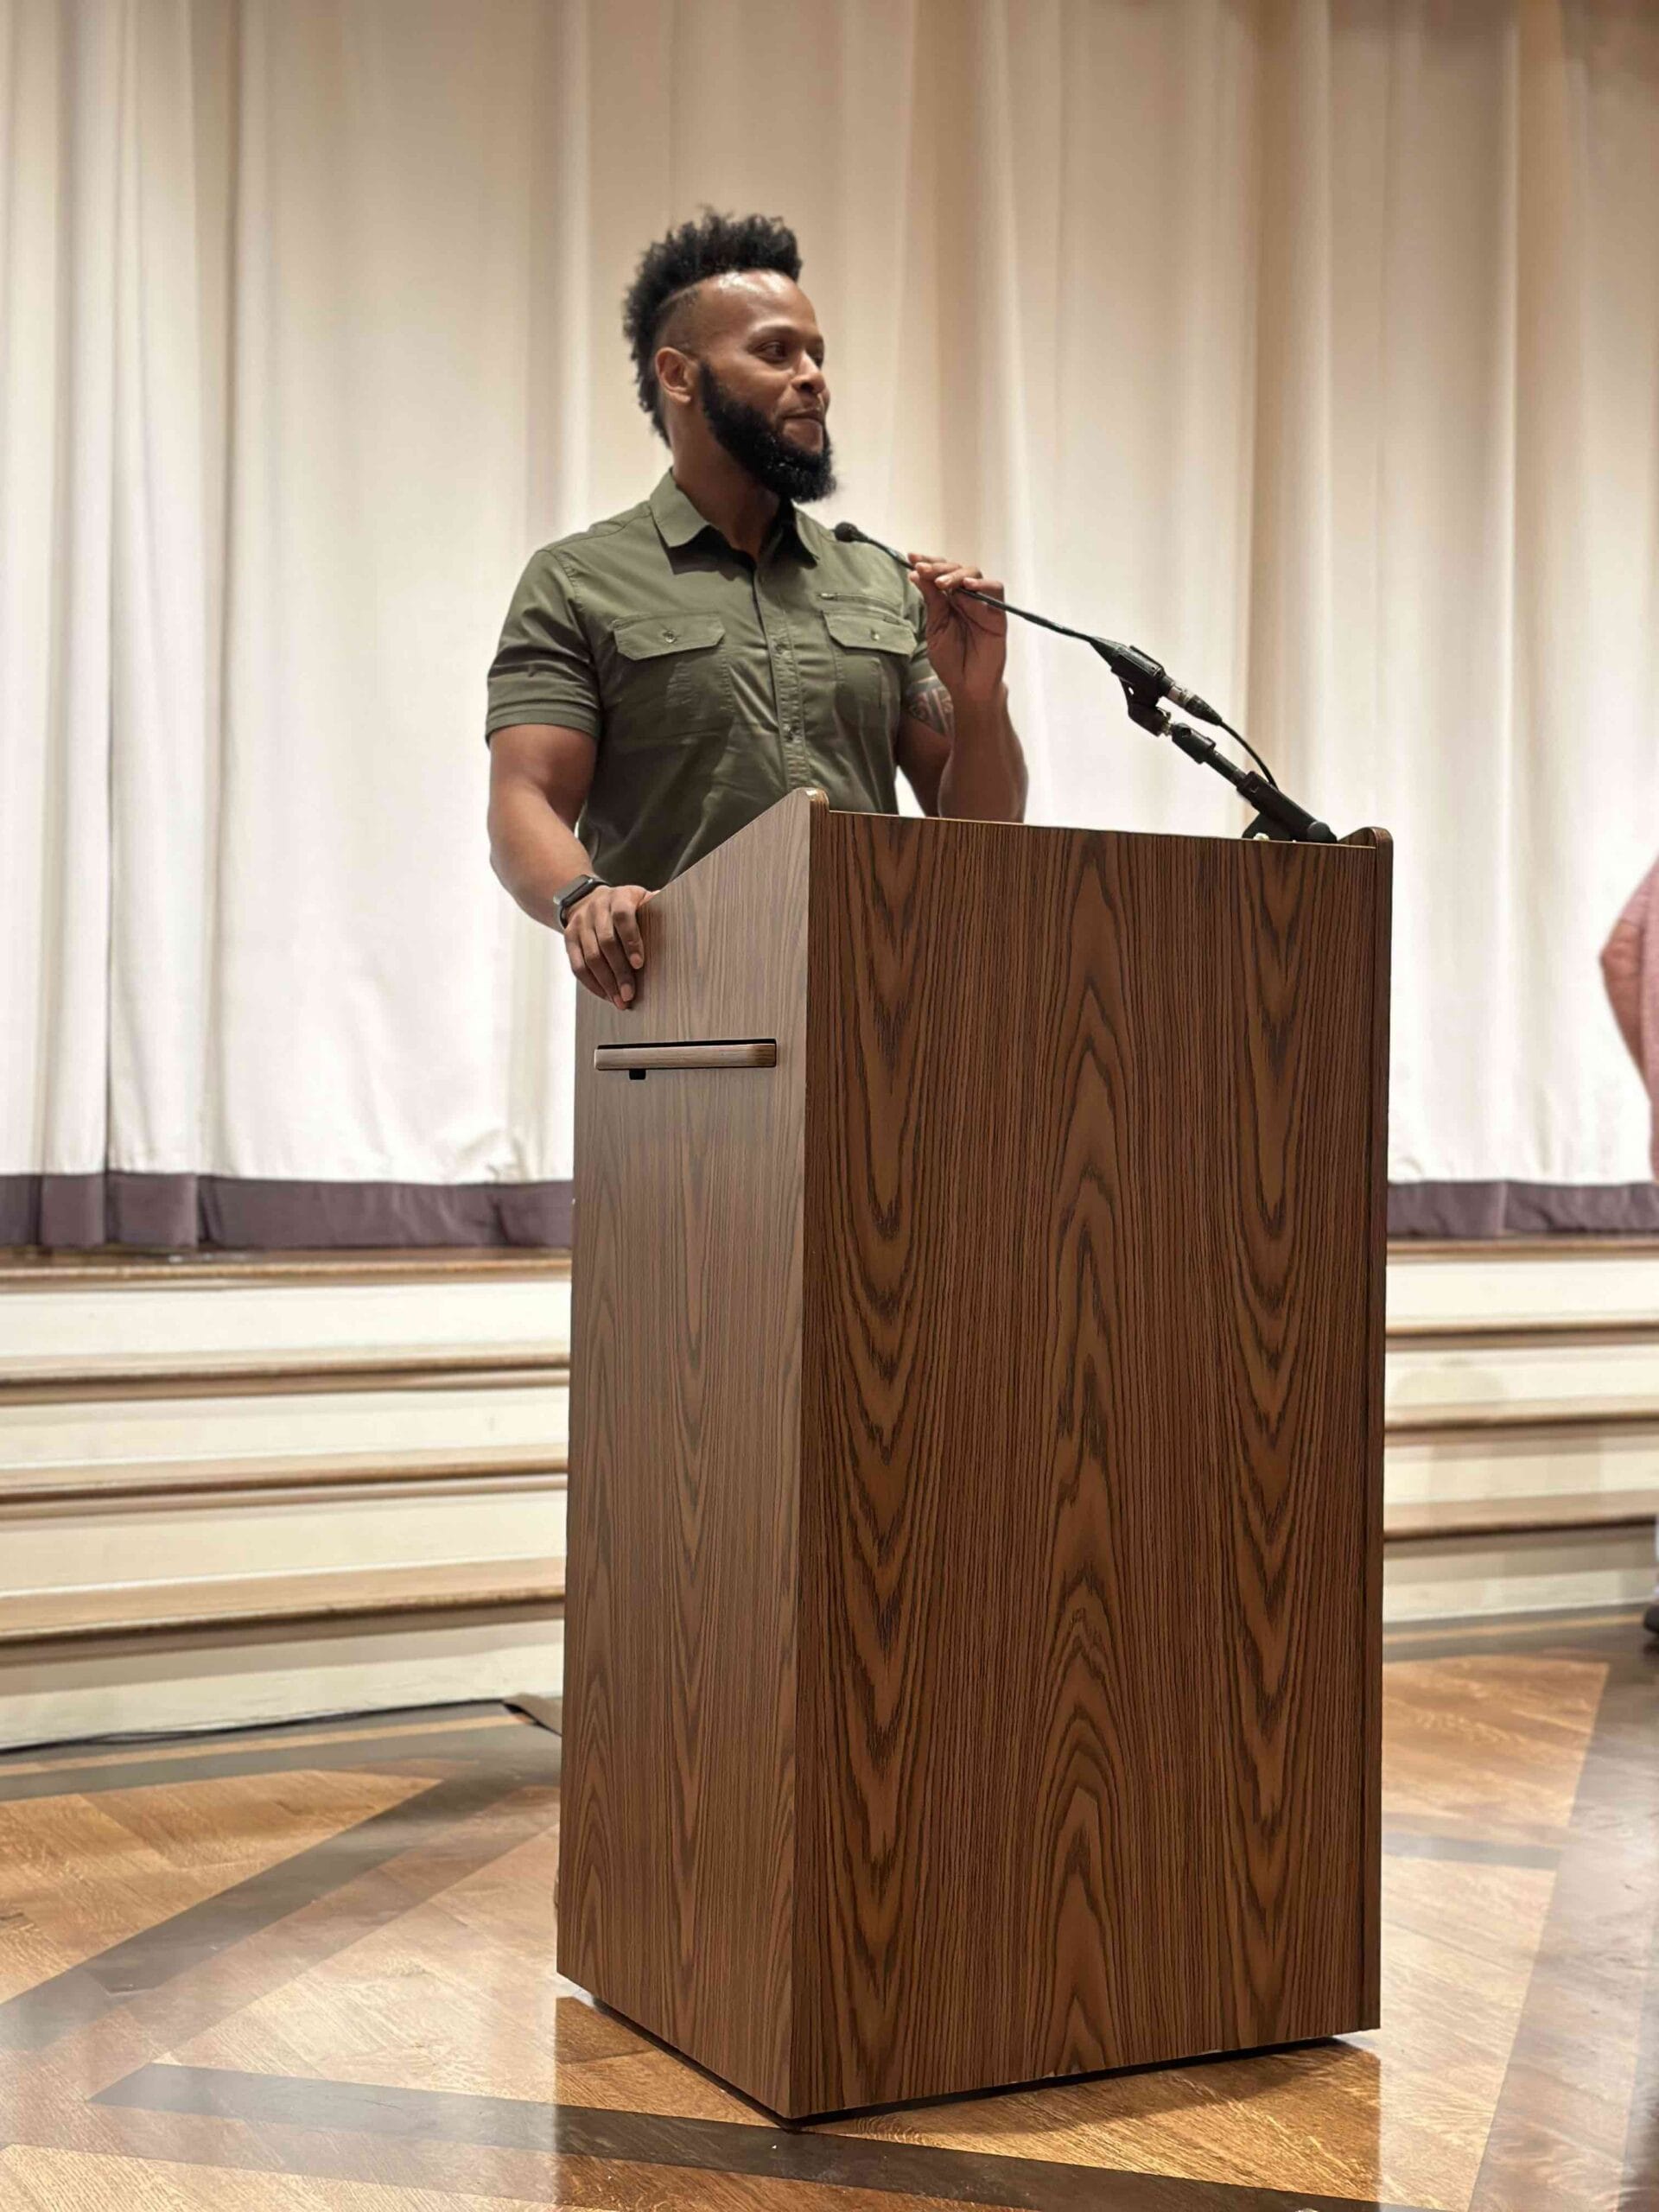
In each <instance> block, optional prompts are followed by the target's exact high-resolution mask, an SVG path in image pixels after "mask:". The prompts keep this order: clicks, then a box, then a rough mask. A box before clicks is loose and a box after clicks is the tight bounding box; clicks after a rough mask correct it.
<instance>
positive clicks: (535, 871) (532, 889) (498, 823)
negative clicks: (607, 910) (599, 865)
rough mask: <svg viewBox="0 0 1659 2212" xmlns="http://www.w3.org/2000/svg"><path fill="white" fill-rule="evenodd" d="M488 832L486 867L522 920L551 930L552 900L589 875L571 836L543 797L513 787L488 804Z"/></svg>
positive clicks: (578, 843)
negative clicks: (523, 914) (516, 906)
mask: <svg viewBox="0 0 1659 2212" xmlns="http://www.w3.org/2000/svg"><path fill="white" fill-rule="evenodd" d="M489 828H490V866H491V867H492V868H493V869H494V870H495V873H496V874H497V876H498V877H499V880H500V881H501V882H502V883H503V884H504V885H505V887H506V888H507V889H508V890H509V891H510V892H511V893H512V896H513V897H514V899H517V900H518V904H519V905H520V906H522V907H523V908H524V912H526V913H527V914H529V915H530V916H531V918H533V919H534V920H536V921H538V922H544V923H545V924H546V925H547V926H548V928H549V929H556V928H557V927H558V920H559V918H558V912H557V909H556V906H555V903H554V901H555V897H556V893H558V892H560V891H562V890H563V887H564V886H565V885H566V884H567V883H569V882H572V881H573V880H575V877H577V876H579V875H590V874H592V873H593V863H592V861H590V860H589V859H588V854H587V850H586V849H585V847H584V846H583V845H582V842H581V840H580V839H579V838H578V837H577V836H576V834H575V830H573V829H571V828H570V827H569V824H568V823H565V822H564V821H563V820H562V819H561V817H560V816H559V814H558V813H557V811H556V809H555V808H554V807H552V806H551V805H550V804H549V803H548V800H547V798H546V796H545V794H544V793H543V792H542V791H537V790H536V789H535V787H534V786H533V785H530V784H528V783H518V782H515V783H513V784H511V785H508V786H507V787H506V788H505V790H503V791H500V792H499V794H497V795H496V797H495V798H493V800H492V803H491V806H490V823H489Z"/></svg>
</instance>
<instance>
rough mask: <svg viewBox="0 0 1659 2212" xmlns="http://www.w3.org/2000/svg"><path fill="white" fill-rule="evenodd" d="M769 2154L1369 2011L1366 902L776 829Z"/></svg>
mask: <svg viewBox="0 0 1659 2212" xmlns="http://www.w3.org/2000/svg"><path fill="white" fill-rule="evenodd" d="M814 865H815V875H814V896H813V918H812V938H811V950H810V992H811V1003H812V1039H813V1042H812V1048H811V1052H812V1057H811V1062H810V1071H809V1092H808V1133H807V1161H808V1196H807V1222H808V1230H807V1237H808V1262H807V1269H806V1277H805V1295H806V1333H805V1341H806V1346H807V1366H806V1377H805V1385H804V1390H805V1395H804V1448H805V1461H804V1470H803V1491H802V1498H803V1504H802V1583H801V1586H802V1621H801V1631H800V1653H801V1662H800V1663H801V1681H800V1710H799V1719H798V1758H799V1772H800V1788H799V1803H798V1821H799V1835H800V1841H799V1861H798V1864H799V1874H798V1924H799V1936H798V1952H797V1969H796V1985H797V1986H796V2016H797V2020H798V2033H799V2050H798V2065H797V2069H796V2076H795V2081H794V2084H793V2088H794V2102H793V2104H792V2106H791V2107H789V2109H790V2110H791V2111H792V2112H793V2113H797V2114H798V2113H804V2112H809V2111H817V2110H830V2109H835V2108H837V2107H847V2106H851V2105H859V2104H865V2103H880V2102H885V2101H889V2100H900V2099H905V2098H911V2097H918V2096H929V2095H934V2094H948V2093H951V2092H956V2091H960V2090H965V2089H969V2088H977V2087H985V2086H989V2085H992V2084H995V2083H1001V2082H1020V2081H1026V2080H1033V2079H1038V2078H1041V2077H1044V2076H1048V2075H1064V2074H1068V2073H1072V2072H1077V2071H1087V2070H1092V2069H1100V2068H1107V2067H1118V2066H1128V2065H1135V2064H1141V2063H1148V2062H1154V2061H1158V2060H1164V2059H1174V2058H1185V2057H1191V2056H1196V2055H1198V2054H1200V2053H1203V2052H1208V2051H1215V2050H1239V2049H1247V2048H1249V2047H1252V2046H1256V2045H1261V2044H1270V2043H1276V2042H1288V2041H1294V2040H1299V2039H1301V2038H1304V2037H1322V2036H1326V2035H1332V2034H1336V2033H1340V2032H1343V2031H1348V2030H1351V2029H1354V2028H1357V2027H1359V2026H1361V2025H1362V2024H1364V2023H1365V2021H1366V2020H1367V2019H1369V2018H1370V2017H1372V2016H1373V2013H1374V2007H1375V1984H1374V1980H1373V1974H1374V1961H1375V1918H1374V1896H1375V1889H1374V1870H1373V1868H1372V1866H1371V1864H1370V1862H1371V1860H1372V1859H1373V1858H1374V1854H1375V1850H1376V1828H1375V1805H1376V1798H1375V1789H1374V1780H1373V1777H1372V1774H1371V1767H1372V1765H1373V1764H1374V1760H1375V1755H1376V1744H1377V1740H1378V1738H1377V1732H1376V1727H1377V1700H1378V1697H1379V1694H1380V1683H1379V1680H1378V1673H1377V1669H1376V1656H1377V1645H1376V1624H1375V1622H1374V1621H1373V1619H1372V1618H1371V1615H1372V1613H1373V1611H1374V1610H1375V1604H1376V1559H1377V1553H1378V1548H1379V1547H1380V1534H1381V1529H1380V1516H1379V1514H1378V1511H1377V1503H1378V1499H1379V1496H1380V1488H1379V1484H1380V1427H1379V1426H1378V1424H1377V1418H1376V1417H1377V1410H1378V1402H1379V1401H1378V1397H1377V1390H1378V1389H1379V1387H1380V1376H1374V1375H1373V1374H1372V1372H1371V1370H1372V1366H1373V1364H1374V1360H1373V1351H1374V1345H1375V1341H1376V1339H1375V1334H1374V1324H1375V1319H1376V1313H1377V1312H1378V1310H1379V1308H1378V1307H1377V1306H1376V1302H1375V1301H1376V1300H1377V1299H1378V1298H1379V1297H1380V1294H1381V1284H1380V1281H1376V1280H1375V1254H1374V1251H1373V1230H1374V1224H1375V1220H1376V1214H1375V1211H1374V1203H1373V1202H1374V1198H1375V1192H1374V1190H1373V1187H1372V1184H1373V1163H1374V1159H1375V1157H1376V1151H1375V1145H1374V1137H1375V1128H1376V1123H1375V1114H1374V1103H1375V1101H1374V1094H1375V1090H1376V1085H1377V1084H1379V1083H1380V1082H1381V1081H1382V1079H1383V1070H1382V1068H1381V1066H1380V1065H1379V1063H1378V1060H1377V1057H1376V1027H1375V1024H1374V1020H1373V1011H1374V994H1375V991H1376V984H1377V978H1378V973H1379V969H1378V963H1377V956H1376V911H1377V910H1376V886H1377V855H1376V853H1375V852H1372V851H1367V850H1360V849H1346V848H1343V849H1322V850H1321V849H1313V848H1306V847H1287V846H1281V845H1268V844H1243V843H1231V842H1223V841H1219V840H1210V839H1196V838H1194V839H1186V838H1162V837H1137V836H1118V835H1111V834H1085V833H1078V832H1071V831H1063V830H1043V829H1019V828H1015V827H1012V826H1005V825H995V824H969V823H930V822H923V823H911V822H896V821H884V820H881V819H880V818H875V817H855V816H836V815H829V816H828V817H826V818H825V819H823V821H821V822H819V823H817V824H815V847H814Z"/></svg>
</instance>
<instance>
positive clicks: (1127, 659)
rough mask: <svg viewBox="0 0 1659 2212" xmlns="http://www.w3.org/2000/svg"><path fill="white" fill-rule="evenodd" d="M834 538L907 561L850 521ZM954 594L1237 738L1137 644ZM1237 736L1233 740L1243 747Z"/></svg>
mask: <svg viewBox="0 0 1659 2212" xmlns="http://www.w3.org/2000/svg"><path fill="white" fill-rule="evenodd" d="M835 534H836V537H838V538H839V539H840V540H841V542H842V544H843V545H874V548H875V550H876V551H877V552H878V553H885V554H886V555H887V558H888V559H889V560H890V561H896V562H897V563H899V567H900V568H901V569H908V568H909V567H910V562H909V559H908V557H907V556H906V555H905V554H903V553H901V552H899V550H898V548H897V547H896V546H893V545H887V544H885V543H883V542H882V540H881V539H880V538H879V537H871V536H870V533H869V532H868V530H861V529H860V528H859V526H858V524H856V523H855V522H838V523H837V524H836V533H835ZM957 596H958V597H960V598H963V599H976V600H978V601H981V603H982V605H984V606H986V607H1001V610H1002V612H1003V613H1005V614H1017V615H1018V616H1019V617H1020V620H1021V621H1022V622H1034V623H1036V624H1037V625H1038V626H1039V628H1040V629H1044V630H1053V631H1056V632H1058V634H1059V635H1060V636H1061V637H1063V638H1079V639H1082V641H1083V643H1084V645H1092V646H1093V647H1094V649H1095V651H1096V652H1097V653H1098V654H1099V655H1100V657H1101V658H1102V659H1103V661H1105V662H1106V663H1107V664H1108V665H1109V668H1110V669H1111V671H1112V673H1113V675H1114V676H1116V678H1117V680H1118V682H1119V683H1121V684H1122V686H1123V688H1124V690H1126V691H1128V692H1130V693H1131V694H1132V695H1133V696H1134V700H1135V704H1136V705H1138V706H1141V707H1143V708H1147V709H1151V708H1154V707H1155V706H1156V705H1157V703H1158V702H1159V701H1160V699H1168V700H1171V701H1173V703H1174V704H1175V705H1176V706H1178V707H1180V708H1183V709H1185V712H1186V713H1188V714H1189V715H1197V716H1198V720H1199V721H1205V722H1214V723H1215V725H1216V727H1217V728H1218V729H1224V730H1225V731H1226V732H1227V734H1228V735H1229V736H1230V737H1237V736H1238V732H1237V731H1236V729H1234V728H1233V727H1232V724H1231V723H1230V721H1228V720H1227V717H1226V716H1225V715H1223V714H1221V713H1219V712H1218V711H1217V709H1215V708H1214V707H1212V706H1211V704H1210V702H1209V701H1208V700H1207V699H1201V698H1200V697H1199V696H1198V693H1197V692H1196V691H1189V690H1187V688H1186V686H1185V684H1184V683H1177V682H1176V681H1175V678H1174V677H1173V676H1172V675H1171V674H1170V672H1169V671H1168V670H1167V669H1166V667H1165V666H1164V664H1163V663H1162V662H1161V661H1158V660H1154V658H1153V657H1152V655H1151V654H1150V653H1143V652H1141V648H1140V647H1139V646H1138V645H1119V644H1118V643H1117V642H1116V639H1112V638H1096V637H1091V636H1090V633H1089V632H1088V631H1087V630H1072V629H1068V628H1067V626H1066V625H1065V623H1064V622H1051V621H1050V620H1049V619H1048V617H1047V615H1046V614H1034V613H1033V612H1032V611H1031V609H1030V608H1029V607H1015V606H1014V605H1013V604H1012V602H1011V601H1007V600H1006V599H999V598H998V597H997V596H996V594H995V592H988V591H976V590H975V589H974V588H973V586H972V585H971V584H958V585H957ZM1239 742H1240V743H1241V744H1243V739H1242V738H1241V739H1240V740H1239Z"/></svg>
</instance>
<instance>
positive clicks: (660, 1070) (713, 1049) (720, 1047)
mask: <svg viewBox="0 0 1659 2212" xmlns="http://www.w3.org/2000/svg"><path fill="white" fill-rule="evenodd" d="M777 1065H778V1039H776V1038H775V1037H748V1038H741V1039H737V1040H736V1041H735V1042H731V1041H728V1042H726V1043H723V1044H706V1045H704V1044H697V1045H595V1046H594V1068H595V1069H596V1070H597V1071H598V1072H599V1073H600V1074H601V1075H658V1074H668V1073H670V1072H671V1071H673V1070H674V1069H676V1068H775V1067H776V1066H777Z"/></svg>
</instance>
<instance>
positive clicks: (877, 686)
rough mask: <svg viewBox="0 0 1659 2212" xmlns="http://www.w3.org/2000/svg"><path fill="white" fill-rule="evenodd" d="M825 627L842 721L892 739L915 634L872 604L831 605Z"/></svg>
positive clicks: (827, 611)
mask: <svg viewBox="0 0 1659 2212" xmlns="http://www.w3.org/2000/svg"><path fill="white" fill-rule="evenodd" d="M823 620H824V625H825V626H826V628H827V629H828V630H829V635H830V637H831V639H833V640H834V651H835V658H836V706H837V708H838V709H839V710H840V713H841V715H842V717H843V719H844V720H846V721H849V722H851V723H852V724H853V725H854V726H855V728H860V729H861V730H864V731H867V732H868V733H870V734H877V733H879V734H880V735H881V737H882V738H883V739H884V740H885V741H889V742H890V741H891V740H892V738H893V734H894V733H895V732H896V731H897V729H898V727H899V701H900V700H901V698H902V697H903V696H904V688H905V671H906V669H907V668H908V667H909V665H910V661H911V657H912V654H913V653H914V652H915V651H916V633H915V632H914V631H913V630H912V628H911V626H910V625H909V623H908V622H906V620H904V619H903V617H902V616H900V615H898V614H890V613H887V611H886V609H885V608H881V607H826V608H825V609H824V613H823Z"/></svg>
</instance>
